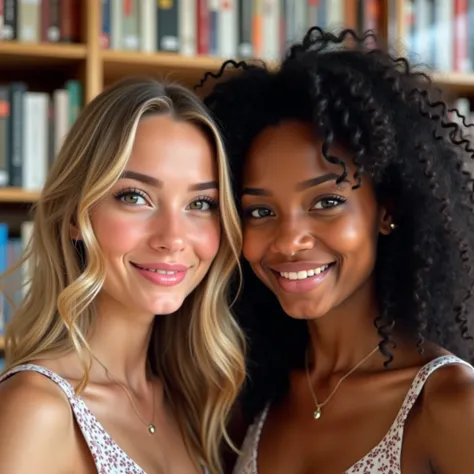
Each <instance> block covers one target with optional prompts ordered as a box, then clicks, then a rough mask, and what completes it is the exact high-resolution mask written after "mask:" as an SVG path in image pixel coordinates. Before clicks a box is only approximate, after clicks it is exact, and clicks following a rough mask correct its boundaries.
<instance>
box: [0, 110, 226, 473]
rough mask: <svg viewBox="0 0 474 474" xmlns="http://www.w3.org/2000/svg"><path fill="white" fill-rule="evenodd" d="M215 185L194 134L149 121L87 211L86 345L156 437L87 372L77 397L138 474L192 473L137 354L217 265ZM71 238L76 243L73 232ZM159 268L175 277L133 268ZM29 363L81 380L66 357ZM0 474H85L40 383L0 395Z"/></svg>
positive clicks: (62, 405) (66, 427)
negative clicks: (98, 281) (95, 274)
mask: <svg viewBox="0 0 474 474" xmlns="http://www.w3.org/2000/svg"><path fill="white" fill-rule="evenodd" d="M216 181H217V170H216V164H215V157H214V153H213V150H212V145H211V143H210V142H209V140H208V139H207V137H206V135H205V134H204V133H203V132H202V131H201V130H200V129H199V128H197V127H196V126H194V125H192V124H189V123H185V122H178V121H174V120H173V119H171V118H169V117H167V116H150V117H146V118H143V119H142V120H141V122H140V124H139V126H138V130H137V136H136V140H135V143H134V147H133V151H132V155H131V158H130V160H129V163H128V164H127V167H126V172H125V173H124V175H123V176H122V178H121V179H120V180H119V181H118V182H117V183H116V184H115V186H114V187H113V189H112V191H111V192H110V193H109V194H108V195H107V196H106V197H105V198H104V199H103V200H102V201H101V202H100V203H98V204H97V205H96V206H95V207H94V209H93V210H92V211H91V219H92V226H93V230H94V234H95V237H96V239H97V241H98V243H99V246H100V249H101V251H102V254H103V257H104V260H105V263H106V279H105V283H104V286H103V288H102V290H101V292H100V294H99V295H98V297H97V308H98V315H97V321H96V322H95V325H94V327H93V332H92V335H91V337H90V339H89V341H88V342H89V344H90V346H91V349H92V353H93V354H94V356H95V357H97V359H99V360H100V361H101V362H102V363H103V364H104V365H105V366H106V367H107V369H108V370H109V372H110V374H111V375H112V377H113V379H115V381H117V382H119V383H121V384H122V385H124V386H125V387H126V388H127V389H128V391H129V392H130V394H131V396H132V397H133V401H134V403H135V406H136V408H137V410H138V411H139V413H140V415H141V417H142V418H143V419H144V420H145V421H146V422H147V423H148V422H149V421H151V420H152V421H153V424H154V425H155V426H156V433H155V434H154V435H150V434H149V432H148V428H147V425H145V424H144V423H143V421H141V420H140V418H139V417H138V416H137V414H136V412H135V411H134V409H133V407H132V404H131V402H130V399H129V398H128V396H127V394H126V393H125V391H124V390H123V389H122V388H121V387H120V386H118V385H117V384H116V383H114V381H112V380H111V379H110V378H109V377H108V376H107V374H106V371H105V370H104V368H103V367H102V366H101V365H100V364H98V363H97V362H96V361H94V363H93V365H92V370H91V373H90V383H89V385H88V386H87V388H86V389H85V391H84V392H83V394H82V395H81V396H82V398H83V400H84V401H85V403H86V404H87V406H88V408H89V409H90V410H91V412H92V413H93V414H94V415H95V416H96V418H97V419H98V421H99V422H100V423H101V424H102V426H103V427H104V429H105V430H106V431H107V432H108V433H109V435H110V436H111V437H112V439H113V440H114V441H115V442H116V443H117V444H118V445H119V446H120V448H122V449H123V450H124V451H125V452H126V454H127V455H128V456H129V457H130V458H132V459H133V460H134V461H135V462H136V463H137V464H138V465H139V466H140V467H141V468H142V469H143V470H144V471H145V472H147V473H149V474H155V473H156V474H162V473H167V474H191V473H199V472H202V471H201V469H200V467H199V466H196V465H195V463H194V462H193V461H192V459H191V456H190V453H189V452H188V451H187V449H186V447H185V445H184V442H183V439H182V435H181V433H180V430H179V427H178V424H177V421H176V419H175V417H174V415H173V412H172V411H171V409H170V407H169V404H168V401H167V399H166V397H165V395H164V393H163V386H162V384H161V383H160V380H159V379H158V378H156V377H155V378H153V377H150V376H149V374H147V370H146V355H147V348H148V346H149V341H150V335H151V329H152V323H153V320H154V318H155V315H158V316H157V317H160V316H159V315H166V314H170V313H173V312H175V311H176V310H178V309H179V308H180V306H181V305H182V303H183V301H184V300H185V299H186V297H187V296H188V295H189V294H190V293H191V292H192V291H193V290H194V289H195V288H196V287H197V286H198V285H199V283H200V282H201V281H202V280H203V278H204V277H205V275H206V273H207V271H208V270H209V267H210V265H211V263H212V261H213V259H214V257H215V255H216V254H217V251H218V247H219V240H220V226H219V221H218V213H217V199H218V190H217V183H216ZM72 233H73V238H76V239H80V235H78V233H77V230H76V229H74V228H73V229H72ZM163 264H179V265H182V266H183V270H184V268H185V269H186V270H185V271H181V270H180V272H178V273H175V274H172V275H163V274H159V273H156V272H153V271H150V270H146V269H145V268H149V267H150V266H152V265H154V266H156V267H161V268H163ZM166 270H170V268H167V269H166ZM176 279H178V281H176ZM34 362H35V363H38V364H40V365H43V366H45V367H47V368H49V369H51V370H53V371H55V372H56V373H58V374H59V375H60V376H61V377H63V378H65V379H66V380H67V381H69V382H70V383H72V384H73V385H75V384H77V383H78V382H79V381H80V379H81V377H82V373H83V372H82V368H81V365H80V363H79V360H78V358H77V356H76V354H75V353H69V354H67V355H64V356H60V357H55V356H54V355H52V356H51V357H48V358H45V359H43V360H38V361H34ZM153 413H154V417H153ZM0 471H2V472H8V473H10V474H20V473H25V472H35V473H36V474H42V473H45V474H46V473H48V474H56V473H57V474H86V473H87V474H89V473H95V472H97V471H96V468H95V466H94V462H93V459H92V456H91V454H90V452H89V449H88V447H87V445H86V444H85V441H84V439H83V437H82V434H81V432H80V430H79V428H78V426H77V424H76V423H75V421H74V418H73V416H72V412H71V408H70V405H69V402H68V400H67V398H66V397H65V395H64V394H63V392H62V391H61V390H60V389H59V388H58V387H57V385H55V384H54V383H53V382H51V381H50V380H49V379H47V378H46V377H44V376H42V375H40V374H37V373H34V372H24V373H20V374H17V375H15V376H13V377H11V378H9V379H8V380H6V381H5V382H4V383H2V384H1V385H0Z"/></svg>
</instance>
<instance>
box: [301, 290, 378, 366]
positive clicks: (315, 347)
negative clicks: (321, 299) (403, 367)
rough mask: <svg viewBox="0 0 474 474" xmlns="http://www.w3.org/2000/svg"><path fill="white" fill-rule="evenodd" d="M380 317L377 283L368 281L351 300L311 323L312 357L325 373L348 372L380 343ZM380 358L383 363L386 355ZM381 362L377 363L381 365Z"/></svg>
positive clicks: (309, 327)
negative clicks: (376, 322)
mask: <svg viewBox="0 0 474 474" xmlns="http://www.w3.org/2000/svg"><path fill="white" fill-rule="evenodd" d="M377 316H378V305H377V303H376V297H375V289H374V283H373V282H372V281H368V282H367V283H366V284H364V285H363V286H362V287H361V288H360V289H359V290H358V291H357V292H356V293H355V294H354V295H353V296H352V297H351V298H349V299H348V300H346V301H345V302H344V303H343V304H341V305H339V306H337V307H336V308H333V309H332V310H331V311H330V312H329V313H327V314H325V315H324V316H322V317H320V318H318V319H315V320H312V321H310V322H309V323H308V329H309V335H310V347H309V354H308V355H309V358H310V360H313V366H314V370H315V371H317V372H320V373H322V374H330V373H335V372H347V371H348V370H350V369H351V368H353V367H354V366H355V365H356V364H357V363H358V362H360V360H362V359H363V358H364V357H365V356H366V355H368V354H369V353H370V352H371V351H372V350H373V349H374V348H375V347H376V346H377V344H378V343H379V341H380V337H379V335H378V334H377V329H376V328H375V326H374V320H375V318H376V317H377ZM377 357H379V362H380V364H381V363H382V362H381V361H382V358H383V356H381V355H380V356H379V355H378V354H375V355H374V356H373V359H375V358H377ZM379 362H377V363H379Z"/></svg>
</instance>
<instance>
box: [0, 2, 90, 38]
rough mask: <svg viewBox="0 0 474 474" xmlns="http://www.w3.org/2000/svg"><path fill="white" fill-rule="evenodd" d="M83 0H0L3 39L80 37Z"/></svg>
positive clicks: (0, 33)
mask: <svg viewBox="0 0 474 474" xmlns="http://www.w3.org/2000/svg"><path fill="white" fill-rule="evenodd" d="M80 17H81V0H0V40H17V41H21V42H27V43H28V42H33V43H39V42H53V43H55V42H64V43H76V42H79V41H80V33H81V31H80Z"/></svg>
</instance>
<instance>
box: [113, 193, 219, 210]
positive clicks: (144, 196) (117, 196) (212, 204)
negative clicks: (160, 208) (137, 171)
mask: <svg viewBox="0 0 474 474" xmlns="http://www.w3.org/2000/svg"><path fill="white" fill-rule="evenodd" d="M125 196H139V197H141V198H142V199H144V200H145V201H147V200H148V195H147V194H146V193H145V192H143V191H141V190H140V189H135V188H133V189H124V190H122V191H119V192H118V193H116V194H114V198H115V199H117V200H118V201H121V202H123V203H124V204H126V205H127V206H137V205H139V204H132V203H129V202H125V201H123V198H124V197H125ZM196 202H206V203H208V204H209V209H206V210H204V211H201V212H212V211H215V210H216V209H217V208H218V202H217V200H216V199H213V198H211V197H209V196H198V197H197V198H196V199H194V200H193V201H192V202H191V203H190V205H191V204H194V203H196ZM188 207H189V206H188ZM192 210H197V211H200V209H192Z"/></svg>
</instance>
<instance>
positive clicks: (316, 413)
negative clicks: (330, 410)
mask: <svg viewBox="0 0 474 474" xmlns="http://www.w3.org/2000/svg"><path fill="white" fill-rule="evenodd" d="M378 350H379V346H378V344H377V346H376V347H375V348H374V349H373V350H372V351H371V352H370V353H369V354H367V355H366V356H365V357H364V358H363V359H362V360H361V361H360V362H359V363H358V364H356V365H355V366H354V367H353V368H352V369H351V370H350V371H349V372H347V374H345V375H344V376H342V377H341V378H340V379H339V382H337V384H336V386H335V387H334V389H333V390H332V392H331V393H330V394H329V396H328V397H327V398H326V400H324V402H321V403H319V402H318V399H317V398H316V394H315V393H314V390H313V386H312V384H311V379H310V377H309V369H308V351H306V354H305V370H306V378H307V380H308V386H309V390H310V392H311V396H312V397H313V401H314V404H315V405H316V410H315V411H314V412H313V418H314V419H315V420H319V419H320V418H321V416H322V414H323V411H322V408H323V407H324V406H325V405H326V404H327V403H329V401H330V400H331V398H332V397H333V396H334V394H335V393H336V392H337V390H338V388H339V387H340V386H341V384H342V382H344V380H346V379H347V377H349V376H350V375H352V374H353V373H354V372H355V371H356V370H357V369H358V368H359V367H360V366H361V365H362V364H363V363H364V362H366V361H367V360H369V359H370V358H371V357H372V356H373V355H374V354H375V353H376V352H377V351H378Z"/></svg>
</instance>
